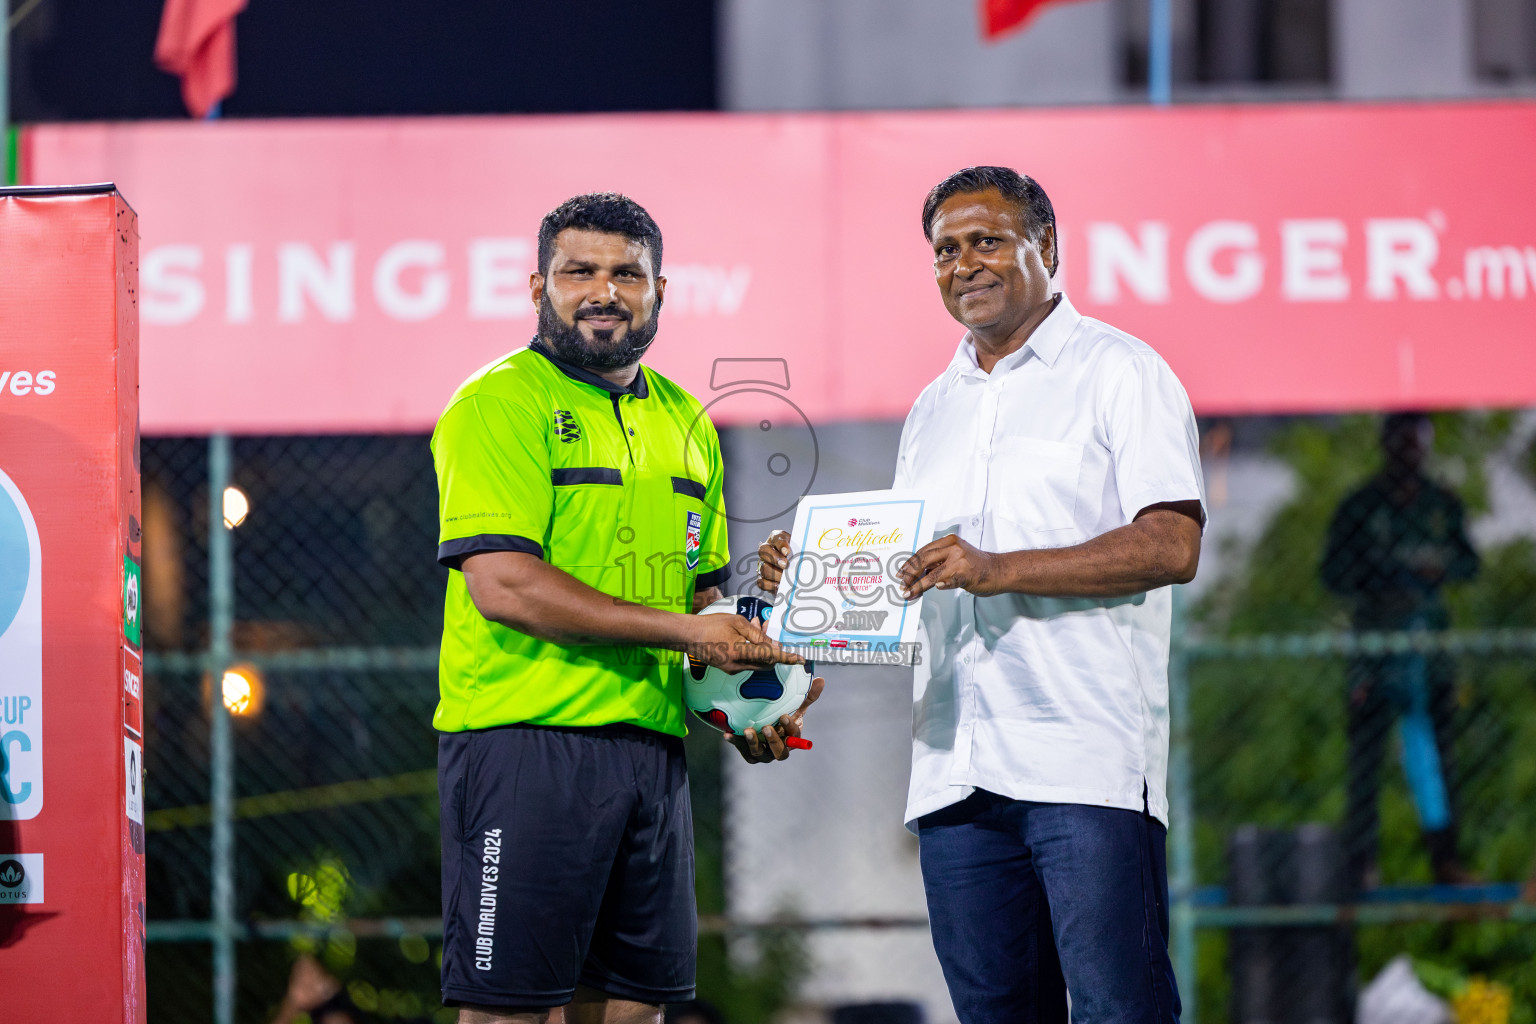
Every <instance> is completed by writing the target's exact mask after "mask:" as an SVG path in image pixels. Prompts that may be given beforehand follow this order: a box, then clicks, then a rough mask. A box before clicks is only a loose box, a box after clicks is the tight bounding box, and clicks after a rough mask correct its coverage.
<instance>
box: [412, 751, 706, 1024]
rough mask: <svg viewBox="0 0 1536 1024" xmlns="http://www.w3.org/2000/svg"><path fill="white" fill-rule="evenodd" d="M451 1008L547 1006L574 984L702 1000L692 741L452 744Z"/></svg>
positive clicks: (443, 765)
mask: <svg viewBox="0 0 1536 1024" xmlns="http://www.w3.org/2000/svg"><path fill="white" fill-rule="evenodd" d="M437 779H438V795H439V797H440V799H441V800H442V833H443V1002H444V1003H445V1004H447V1005H450V1006H452V1005H455V1004H460V1003H467V1004H469V1005H472V1006H487V1007H493V1008H521V1009H542V1008H545V1007H553V1006H563V1005H564V1004H566V1003H568V1002H570V1001H571V997H572V995H573V994H574V993H575V990H576V986H577V984H581V985H585V986H588V987H590V988H595V989H599V990H601V991H603V992H606V993H608V994H609V995H612V996H616V997H618V998H621V999H632V1000H636V1001H638V1002H643V1003H656V1004H661V1003H671V1002H681V1001H683V1000H687V999H692V998H693V971H694V959H695V952H696V949H697V945H698V917H697V914H696V911H695V907H694V898H693V813H692V809H691V808H690V806H689V803H688V773H687V766H686V763H685V762H684V759H683V742H682V740H680V739H678V738H676V737H675V736H665V735H663V734H661V733H657V732H651V731H650V730H647V729H640V728H636V727H634V726H625V725H612V726H602V727H599V728H594V729H562V728H550V727H544V726H529V725H514V726H507V727H505V728H501V729H485V730H480V731H475V732H459V733H444V734H442V735H441V736H440V737H439V738H438V748H437Z"/></svg>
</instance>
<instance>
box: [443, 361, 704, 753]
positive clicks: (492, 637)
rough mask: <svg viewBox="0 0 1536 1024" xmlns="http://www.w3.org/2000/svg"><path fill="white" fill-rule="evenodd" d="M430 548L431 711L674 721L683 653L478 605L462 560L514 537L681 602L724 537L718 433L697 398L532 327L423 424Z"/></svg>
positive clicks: (514, 547)
mask: <svg viewBox="0 0 1536 1024" xmlns="http://www.w3.org/2000/svg"><path fill="white" fill-rule="evenodd" d="M432 458H433V462H434V463H435V465H436V467H437V485H438V522H439V527H440V529H439V535H438V542H439V543H438V549H437V557H438V561H440V562H442V563H443V564H444V565H446V566H448V568H449V569H452V570H454V571H453V572H451V573H449V576H448V597H447V603H446V607H445V609H444V614H443V646H442V654H441V658H440V662H439V672H438V682H439V688H440V697H441V699H440V701H439V703H438V706H437V712H436V714H434V715H433V716H432V724H433V725H434V726H435V727H436V728H438V729H439V730H442V731H444V732H460V731H463V730H466V729H485V728H490V727H493V726H498V725H510V724H513V723H517V722H530V723H535V724H540V725H565V726H594V725H611V724H614V723H619V722H625V723H629V724H632V725H638V726H642V727H644V728H647V729H655V730H656V731H658V732H664V733H670V734H672V735H674V736H681V735H683V734H684V733H685V732H686V731H687V730H686V729H685V728H684V725H683V705H682V673H683V668H682V654H681V653H679V652H677V651H668V650H657V649H651V648H639V647H626V646H570V647H566V646H562V645H560V644H552V643H546V642H544V641H542V640H538V639H535V638H534V637H531V636H527V635H526V634H523V633H519V632H517V631H515V630H511V629H508V628H506V627H505V626H501V625H499V624H497V623H494V622H490V621H487V620H486V619H485V618H484V617H483V616H482V615H481V614H480V612H479V611H478V610H477V609H476V608H475V605H474V603H473V602H472V601H471V600H470V597H469V590H468V588H467V587H466V586H465V583H464V574H463V573H462V572H459V571H458V569H459V566H460V565H461V564H462V563H463V560H464V558H465V557H467V556H469V555H472V554H476V553H478V552H482V551H524V552H528V553H530V554H534V555H538V556H540V557H542V558H543V559H544V560H545V561H547V562H549V564H551V565H553V566H555V567H557V568H559V569H563V570H564V571H566V572H568V573H570V574H571V575H572V576H574V577H576V578H577V579H578V580H581V581H582V582H583V583H586V584H588V585H589V586H592V587H595V588H596V589H598V590H601V591H602V592H603V593H605V594H611V595H613V596H614V597H617V598H623V599H625V600H629V601H635V602H638V603H640V604H645V605H649V606H651V607H655V608H665V609H668V610H670V611H681V612H687V611H690V610H691V607H692V601H693V592H694V589H695V588H696V587H697V588H699V589H704V588H706V587H712V586H718V585H719V584H721V583H723V582H724V581H725V578H726V576H727V574H728V571H729V569H728V567H729V564H730V553H729V551H728V550H727V546H726V519H725V506H724V502H723V500H722V496H721V492H722V486H723V480H724V470H723V464H722V459H721V456H720V439H719V437H718V436H717V435H716V433H715V428H714V424H712V423H710V421H709V417H708V416H707V415H705V413H704V409H703V407H702V406H701V405H700V404H699V402H698V400H697V399H695V398H694V397H693V396H692V395H690V394H688V393H687V392H686V391H684V390H683V389H682V388H680V387H678V386H677V385H676V384H674V383H672V382H671V381H669V380H667V379H666V378H665V377H663V376H661V375H660V374H659V373H656V372H655V371H652V370H647V369H644V368H642V369H641V370H640V372H639V374H638V375H637V376H636V377H635V380H634V383H633V384H632V385H631V386H630V387H629V388H621V387H618V386H617V385H614V384H611V383H609V382H608V381H606V380H604V379H603V378H602V377H599V376H597V375H596V374H594V373H591V372H589V371H587V370H584V369H582V368H581V367H577V366H572V365H570V364H567V363H564V362H561V361H559V360H558V359H556V358H555V357H554V356H552V355H551V354H550V353H549V352H548V350H547V349H545V348H544V347H543V346H542V345H541V344H540V343H538V342H537V341H535V342H534V343H533V345H531V346H530V347H528V348H524V349H519V350H518V351H516V352H514V353H512V354H511V355H509V356H507V357H506V358H504V359H501V360H498V361H497V362H495V363H492V364H491V365H490V366H487V367H485V368H484V369H482V370H480V371H479V372H478V373H476V374H475V375H474V376H472V377H470V378H469V380H467V381H465V382H464V384H463V385H462V386H460V388H459V390H458V391H457V392H455V393H454V396H453V399H452V401H450V402H449V403H448V408H447V409H446V410H445V411H444V412H443V415H442V417H441V418H440V419H439V420H438V421H437V429H436V430H435V431H434V432H433V434H432Z"/></svg>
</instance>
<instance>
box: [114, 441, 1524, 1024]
mask: <svg viewBox="0 0 1536 1024" xmlns="http://www.w3.org/2000/svg"><path fill="white" fill-rule="evenodd" d="M1405 425H1406V428H1408V429H1411V430H1412V431H1414V432H1416V433H1415V434H1414V437H1415V438H1416V439H1418V440H1419V441H1421V442H1422V444H1423V446H1424V452H1423V453H1422V454H1424V455H1426V456H1427V459H1424V460H1421V464H1420V465H1419V466H1417V467H1416V468H1415V470H1414V472H1415V473H1417V474H1418V479H1419V481H1420V482H1419V483H1418V485H1417V486H1419V487H1420V491H1419V492H1416V494H1415V495H1407V496H1405V494H1403V493H1398V492H1397V491H1395V490H1392V488H1391V487H1389V486H1388V485H1392V486H1396V482H1400V481H1396V482H1395V481H1394V479H1388V476H1389V474H1387V473H1385V472H1384V471H1383V467H1384V466H1385V465H1386V461H1385V460H1386V459H1387V457H1388V455H1389V454H1390V453H1387V452H1385V450H1384V448H1383V435H1382V432H1381V425H1380V421H1379V419H1377V418H1373V417H1353V418H1344V419H1338V420H1303V421H1294V422H1287V423H1277V422H1269V423H1264V424H1259V423H1254V422H1246V421H1245V422H1235V423H1208V424H1205V425H1204V427H1205V437H1206V442H1207V451H1206V461H1207V473H1208V477H1210V482H1211V490H1212V496H1211V506H1212V508H1211V512H1212V526H1211V530H1210V531H1209V532H1208V535H1207V542H1206V543H1207V560H1206V562H1205V564H1204V566H1203V567H1202V577H1201V580H1200V581H1199V582H1198V584H1197V585H1196V586H1194V587H1191V588H1188V593H1187V594H1186V595H1185V599H1184V600H1183V601H1182V604H1183V611H1182V613H1181V622H1180V626H1179V628H1178V630H1177V633H1176V640H1175V649H1174V657H1173V671H1172V679H1171V686H1172V690H1173V695H1172V696H1173V704H1174V709H1175V716H1174V739H1173V744H1174V751H1173V763H1172V771H1171V779H1170V790H1171V795H1172V800H1173V827H1172V831H1171V833H1170V870H1171V873H1172V885H1173V895H1174V901H1173V905H1172V916H1173V933H1174V942H1173V946H1174V952H1175V956H1176V959H1177V961H1178V966H1179V968H1180V972H1181V981H1182V982H1183V984H1184V988H1185V996H1186V1003H1187V1005H1188V1007H1189V1011H1190V1012H1188V1013H1187V1014H1186V1019H1191V1018H1198V1019H1199V1020H1200V1021H1202V1022H1216V1021H1231V1022H1234V1024H1247V1022H1252V1021H1259V1020H1265V1021H1288V1020H1295V1021H1300V1020H1302V1019H1303V1018H1305V1019H1306V1020H1307V1021H1308V1022H1314V1021H1334V1020H1337V1021H1341V1022H1342V1021H1347V1020H1350V1019H1351V1017H1352V1015H1353V1011H1354V1007H1355V1002H1356V998H1357V995H1358V990H1359V988H1360V987H1361V985H1362V984H1363V983H1365V982H1368V981H1369V980H1370V979H1372V978H1373V977H1375V976H1376V975H1377V973H1378V972H1379V971H1380V970H1381V969H1382V967H1383V966H1384V965H1385V964H1386V963H1387V962H1388V961H1389V960H1390V959H1391V958H1393V957H1394V956H1396V955H1398V954H1404V953H1406V954H1409V955H1411V956H1413V957H1415V958H1416V960H1415V970H1416V972H1417V974H1418V976H1419V977H1420V978H1421V979H1423V980H1425V983H1426V984H1429V985H1430V986H1431V987H1432V988H1437V989H1438V990H1442V994H1443V995H1445V996H1446V997H1447V998H1453V997H1455V996H1456V995H1457V994H1458V993H1460V994H1462V996H1463V997H1465V993H1466V991H1468V983H1469V979H1473V978H1475V977H1476V976H1482V977H1486V978H1487V979H1489V980H1490V981H1491V982H1492V983H1496V984H1495V986H1494V988H1495V989H1497V986H1498V985H1502V986H1504V987H1505V988H1504V990H1502V991H1506V992H1507V994H1508V995H1509V997H1510V998H1511V1000H1512V1006H1513V1012H1514V1014H1515V1016H1514V1018H1513V1019H1515V1020H1531V1019H1532V1017H1531V1013H1532V1010H1533V1008H1536V906H1533V904H1532V903H1531V902H1526V901H1525V900H1523V899H1522V886H1525V885H1527V884H1528V882H1529V880H1530V879H1531V876H1532V869H1533V866H1536V755H1533V754H1532V751H1536V668H1533V667H1532V665H1533V662H1532V659H1531V655H1532V654H1533V653H1536V543H1533V541H1532V536H1533V535H1536V497H1533V492H1532V490H1531V485H1530V476H1531V469H1532V468H1533V467H1532V466H1531V465H1530V463H1531V462H1532V457H1531V455H1530V450H1531V449H1530V442H1529V437H1528V434H1529V431H1528V424H1526V423H1525V422H1524V421H1522V420H1520V419H1519V418H1517V417H1513V416H1482V415H1473V414H1463V415H1445V416H1437V417H1435V419H1434V430H1435V433H1434V436H1433V438H1431V437H1430V434H1429V432H1428V431H1429V428H1427V427H1424V426H1422V425H1421V424H1419V421H1416V420H1414V421H1405ZM829 431H831V432H837V431H841V432H842V433H840V434H838V436H837V438H834V439H831V440H835V441H836V442H837V443H831V441H830V440H829V437H828V432H829ZM820 433H821V445H820V449H821V451H822V452H824V453H825V455H824V456H823V463H822V465H823V469H822V473H821V477H820V478H818V479H817V480H816V481H815V482H814V484H813V486H814V487H815V489H816V490H822V491H827V490H838V489H854V488H856V487H866V486H885V485H886V484H888V482H889V466H890V465H891V464H892V463H891V457H892V455H893V450H894V444H895V437H896V425H885V424H865V425H852V426H843V427H835V428H823V429H821V430H820ZM738 434H739V435H740V436H738ZM844 434H846V436H843V435H844ZM756 436H757V431H756V430H755V429H754V430H750V431H740V432H738V431H732V430H727V431H724V432H723V442H724V447H725V451H726V456H727V463H728V469H727V475H728V480H729V479H730V474H731V472H732V471H733V470H734V471H736V472H737V473H738V474H739V475H741V476H742V477H744V478H745V477H746V476H747V475H748V474H749V473H750V472H751V470H752V467H753V466H754V465H757V464H759V463H760V462H761V459H758V458H757V457H756V456H757V455H758V454H760V453H757V452H756V450H755V449H754V448H753V447H752V445H753V444H754V443H756V442H755V441H754V440H753V439H754V438H755V437H756ZM777 443H779V444H781V445H782V444H785V443H787V442H785V441H784V440H783V439H782V438H781V439H780V440H779V441H778V442H777ZM810 443H811V444H812V445H814V444H815V443H816V442H815V440H814V439H811V441H810ZM850 446H851V447H850ZM786 450H787V449H786ZM852 450H857V451H858V452H860V456H859V457H858V458H857V459H852V460H849V465H847V466H841V467H840V465H839V464H838V463H836V462H835V461H834V453H837V454H836V456H835V457H836V458H841V457H843V454H844V453H846V452H848V451H852ZM143 467H144V530H145V541H144V559H145V565H144V601H145V610H146V615H145V622H146V630H147V632H146V646H147V648H148V665H147V670H148V674H149V685H148V688H147V691H146V715H147V719H148V724H147V729H148V731H149V735H148V744H147V750H146V757H147V758H148V761H147V779H146V794H147V816H146V830H147V833H148V844H149V845H148V870H149V882H148V885H149V902H148V906H149V913H150V928H149V938H150V940H151V945H150V951H149V960H148V964H149V992H150V1001H151V1005H150V1019H151V1020H153V1021H156V1022H157V1024H161V1022H166V1024H175V1022H179V1021H205V1020H208V1019H210V1017H211V1016H212V1014H211V1011H210V1008H211V1007H213V1006H215V1005H218V1004H219V1002H220V1000H221V999H224V1000H226V1001H228V1000H232V1003H233V1006H234V1011H235V1017H236V1018H237V1019H238V1020H240V1021H242V1022H265V1021H268V1020H272V1019H274V1018H275V1017H277V1016H278V1013H279V1010H280V1004H281V1003H282V1000H283V998H284V995H285V992H286V991H287V990H288V987H289V975H290V970H291V969H292V967H293V964H294V963H295V961H296V959H297V958H298V957H300V955H301V954H305V953H307V954H310V955H312V956H313V957H315V959H316V960H317V961H318V962H319V964H320V965H321V966H322V967H323V968H324V970H325V972H326V973H327V975H328V976H330V977H333V978H335V979H336V981H337V983H338V984H339V985H340V986H341V987H340V991H339V992H338V993H337V994H336V996H335V999H336V1000H339V1001H343V1002H346V1003H349V1004H350V1005H351V1007H352V1008H353V1010H352V1012H354V1014H356V1015H357V1017H358V1019H368V1020H429V1019H434V1015H435V1014H441V1013H442V1012H443V1011H441V1009H440V1004H439V1002H438V999H437V968H438V964H437V957H438V954H439V950H440V930H441V929H440V924H439V920H438V912H439V891H438V829H437V795H436V784H435V737H434V735H433V733H432V731H431V728H430V719H431V713H432V708H433V706H434V703H435V701H436V696H437V691H436V645H437V641H438V636H439V632H440V629H441V615H442V611H441V602H442V594H443V588H444V577H445V576H446V571H445V570H443V569H441V568H439V567H437V566H436V565H435V563H434V560H433V552H434V550H435V543H436V532H437V531H436V516H435V513H436V485H435V479H434V477H433V473H432V467H431V461H430V455H429V452H428V449H427V443H426V438H424V437H420V436H387V437H335V436H333V437H288V438H236V439H228V438H213V439H209V438H156V439H146V440H145V441H144V446H143ZM1244 473H1257V474H1258V475H1259V477H1263V478H1264V480H1269V481H1270V482H1271V483H1273V485H1274V486H1270V485H1269V484H1265V483H1264V481H1263V480H1257V478H1253V479H1250V478H1248V477H1244V476H1243V474H1244ZM833 477H836V479H833ZM1255 480H1257V482H1255ZM1431 486H1432V487H1433V488H1434V490H1430V489H1429V488H1430V487H1431ZM1372 487H1377V488H1378V489H1381V488H1386V490H1385V491H1383V493H1380V494H1373V495H1372V496H1371V497H1369V500H1366V499H1362V498H1360V495H1361V494H1363V493H1366V492H1368V491H1370V488H1372ZM1425 494H1432V495H1436V496H1437V497H1436V498H1435V500H1433V501H1429V500H1425V499H1423V495H1425ZM738 497H739V495H738ZM738 497H732V496H730V495H729V494H728V500H731V501H733V502H734V501H737V500H738ZM1350 502H1354V503H1355V504H1354V506H1351V505H1350ZM1522 502H1524V503H1525V504H1522ZM1452 503H1454V504H1452ZM780 504H783V503H782V502H781V503H780ZM1457 506H1459V507H1460V508H1461V517H1460V519H1459V520H1457V515H1456V507H1457ZM775 507H777V506H775ZM1350 509H1353V510H1352V511H1350ZM1405 510H1406V511H1405ZM1341 517H1344V518H1341ZM1348 517H1353V518H1352V519H1351V518H1348ZM221 519H223V520H224V522H220V520H221ZM226 524H228V525H226ZM769 525H771V524H769ZM763 530H766V527H765V526H763V525H761V524H751V525H747V526H742V527H741V528H740V529H738V530H733V549H734V551H735V553H736V554H737V555H738V556H743V555H746V554H748V553H749V552H750V550H751V549H752V548H754V547H755V542H756V540H757V539H760V538H758V537H757V533H758V531H763ZM1457 531H1460V535H1461V537H1462V538H1463V539H1465V540H1466V542H1467V545H1466V546H1467V549H1468V551H1470V552H1471V553H1472V560H1471V561H1470V562H1468V561H1467V558H1466V552H1461V551H1459V550H1458V549H1457V545H1456V543H1455V542H1456V541H1457V539H1458V538H1457ZM1458 558H1460V559H1461V561H1460V562H1458V561H1457V559H1458ZM738 561H739V562H740V563H741V567H742V568H745V567H746V563H747V562H749V561H750V559H746V560H743V559H741V558H740V557H739V558H738ZM743 575H745V576H746V577H747V578H745V579H741V578H738V579H737V580H736V581H735V589H745V588H746V586H747V584H748V582H749V580H750V576H749V574H745V573H744V574H743ZM909 698H910V689H909V683H908V682H907V680H906V677H905V674H904V673H903V672H901V671H900V670H894V669H881V670H853V671H847V672H845V673H842V674H841V675H839V676H836V677H833V678H832V679H831V680H830V685H829V689H828V692H827V695H826V696H825V697H824V698H823V700H822V703H821V704H819V705H818V707H817V709H816V711H815V712H814V714H813V717H814V719H815V721H814V722H813V723H812V724H811V729H812V733H813V735H814V736H815V738H816V740H817V749H816V750H815V752H814V753H813V754H810V755H805V756H797V757H796V758H794V759H792V760H791V761H790V762H789V763H787V764H785V765H783V766H773V767H772V768H767V769H758V768H755V767H753V766H748V765H745V764H744V763H738V762H736V761H733V760H731V757H730V756H722V755H723V754H724V753H725V752H724V751H723V750H722V749H721V747H720V745H719V744H718V740H717V738H716V737H715V736H714V735H713V734H711V733H708V732H706V731H704V730H695V733H694V735H693V736H692V737H690V740H689V755H690V774H691V777H692V787H693V797H694V803H695V831H696V838H697V844H698V865H699V872H698V876H699V882H698V884H699V897H700V912H701V928H702V931H703V933H704V934H703V938H702V940H701V963H700V991H701V995H703V996H706V997H708V998H710V999H712V1000H714V1001H715V1002H717V1003H719V1004H721V1005H722V1006H723V1007H724V1008H725V1009H726V1011H727V1019H728V1020H731V1021H733V1022H739V1024H751V1022H754V1021H766V1020H768V1019H770V1018H771V1017H772V1016H773V1015H774V1014H776V1013H777V1014H778V1015H779V1016H780V1017H781V1018H782V1017H784V1015H786V1014H788V1015H790V1016H791V1017H794V1019H806V1020H814V1019H819V1018H818V1017H817V1016H816V1014H817V1012H819V1011H817V1010H816V1009H815V1007H817V1006H825V1005H827V1004H830V1003H833V1002H839V1001H842V1002H849V1001H857V1000H871V1001H873V1000H878V999H908V1000H914V1001H918V1002H921V1003H924V1004H926V1008H927V1013H928V1016H929V1017H930V1018H932V1019H935V1020H942V1019H945V1014H947V1013H948V1012H949V1010H948V1004H947V1001H946V1000H945V997H944V993H943V988H942V979H941V978H940V976H939V974H938V968H937V963H936V961H935V960H934V958H933V955H932V950H931V947H930V946H929V944H928V937H927V932H926V925H925V917H924V912H923V901H922V893H921V887H920V882H919V880H918V872H917V862H916V842H915V840H914V839H913V838H912V837H911V836H910V835H909V834H908V833H906V831H905V830H904V829H902V827H901V810H902V807H901V802H902V798H903V795H904V782H905V766H906V763H907V756H908V751H907V744H908V742H909V736H908V734H907V730H908V728H909V717H908V716H909V708H910V700H909ZM225 707H227V708H229V709H230V711H231V712H232V713H230V714H227V715H225V714H224V713H223V712H222V711H221V710H220V709H221V708H225ZM221 729H222V730H224V732H223V733H222V734H221V732H220V730H221ZM221 735H222V736H223V737H224V738H221ZM226 740H227V742H226ZM1531 895H1532V894H1531V893H1529V892H1527V897H1529V896H1531ZM230 978H235V979H238V982H237V987H236V988H235V989H233V990H232V991H230V992H228V993H227V994H224V995H221V989H220V985H221V984H222V983H223V982H224V980H226V979H230ZM1479 991H1483V990H1479ZM797 1014H798V1016H796V1015H797ZM1522 1015H1523V1016H1522ZM437 1019H442V1018H437ZM450 1019H451V1018H450Z"/></svg>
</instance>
